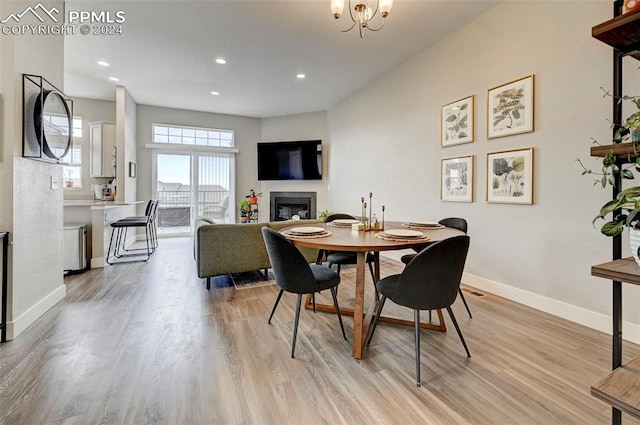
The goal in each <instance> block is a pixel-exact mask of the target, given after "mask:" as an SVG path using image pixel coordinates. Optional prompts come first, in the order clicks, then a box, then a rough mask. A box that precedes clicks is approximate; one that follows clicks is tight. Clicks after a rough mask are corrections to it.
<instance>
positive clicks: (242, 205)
mask: <svg viewBox="0 0 640 425" xmlns="http://www.w3.org/2000/svg"><path fill="white" fill-rule="evenodd" d="M238 210H239V211H240V217H246V216H247V214H249V211H250V210H251V204H250V203H249V201H247V200H246V199H243V200H242V201H240V202H238Z"/></svg>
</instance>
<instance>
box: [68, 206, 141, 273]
mask: <svg viewBox="0 0 640 425" xmlns="http://www.w3.org/2000/svg"><path fill="white" fill-rule="evenodd" d="M142 203H144V201H132V202H119V201H94V200H92V199H73V200H71V199H69V200H65V201H64V203H63V205H64V224H65V225H71V224H86V225H87V255H88V257H89V259H90V265H91V268H95V267H104V266H105V264H106V257H107V255H108V251H109V240H110V238H111V223H113V222H114V221H117V220H119V219H121V218H124V217H129V216H133V215H136V206H137V205H138V204H142ZM135 237H136V233H135V232H130V235H128V238H127V239H128V240H129V243H133V241H134V240H135Z"/></svg>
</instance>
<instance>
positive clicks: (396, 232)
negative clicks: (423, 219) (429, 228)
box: [384, 229, 424, 238]
mask: <svg viewBox="0 0 640 425" xmlns="http://www.w3.org/2000/svg"><path fill="white" fill-rule="evenodd" d="M384 233H386V234H387V235H389V236H400V237H403V238H421V237H423V236H424V233H422V232H419V231H417V230H408V229H391V230H385V231H384Z"/></svg>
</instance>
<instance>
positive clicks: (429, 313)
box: [429, 310, 431, 321]
mask: <svg viewBox="0 0 640 425" xmlns="http://www.w3.org/2000/svg"><path fill="white" fill-rule="evenodd" d="M429 321H431V310H429Z"/></svg>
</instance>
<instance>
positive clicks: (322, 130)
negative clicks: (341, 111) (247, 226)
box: [245, 111, 331, 222]
mask: <svg viewBox="0 0 640 425" xmlns="http://www.w3.org/2000/svg"><path fill="white" fill-rule="evenodd" d="M318 139H320V140H322V144H323V146H322V159H323V164H322V167H323V175H322V180H293V181H292V180H283V181H279V180H273V181H261V182H258V185H257V187H256V188H255V189H256V192H262V193H263V195H262V198H260V221H262V222H266V221H269V208H270V202H269V192H316V193H317V198H316V206H317V211H316V213H317V212H319V211H322V210H325V209H326V205H327V203H328V201H327V198H326V195H327V182H328V181H329V180H328V179H329V177H328V176H329V166H328V165H329V157H330V155H331V146H330V145H329V144H328V143H327V114H326V112H325V111H322V112H311V113H307V114H298V115H287V116H282V117H273V118H264V119H263V120H262V138H261V139H260V141H262V142H286V141H292V140H318ZM253 154H254V155H256V149H255V148H254V150H253ZM248 189H251V188H248ZM248 189H247V190H245V192H247V193H248ZM245 195H246V193H245Z"/></svg>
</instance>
